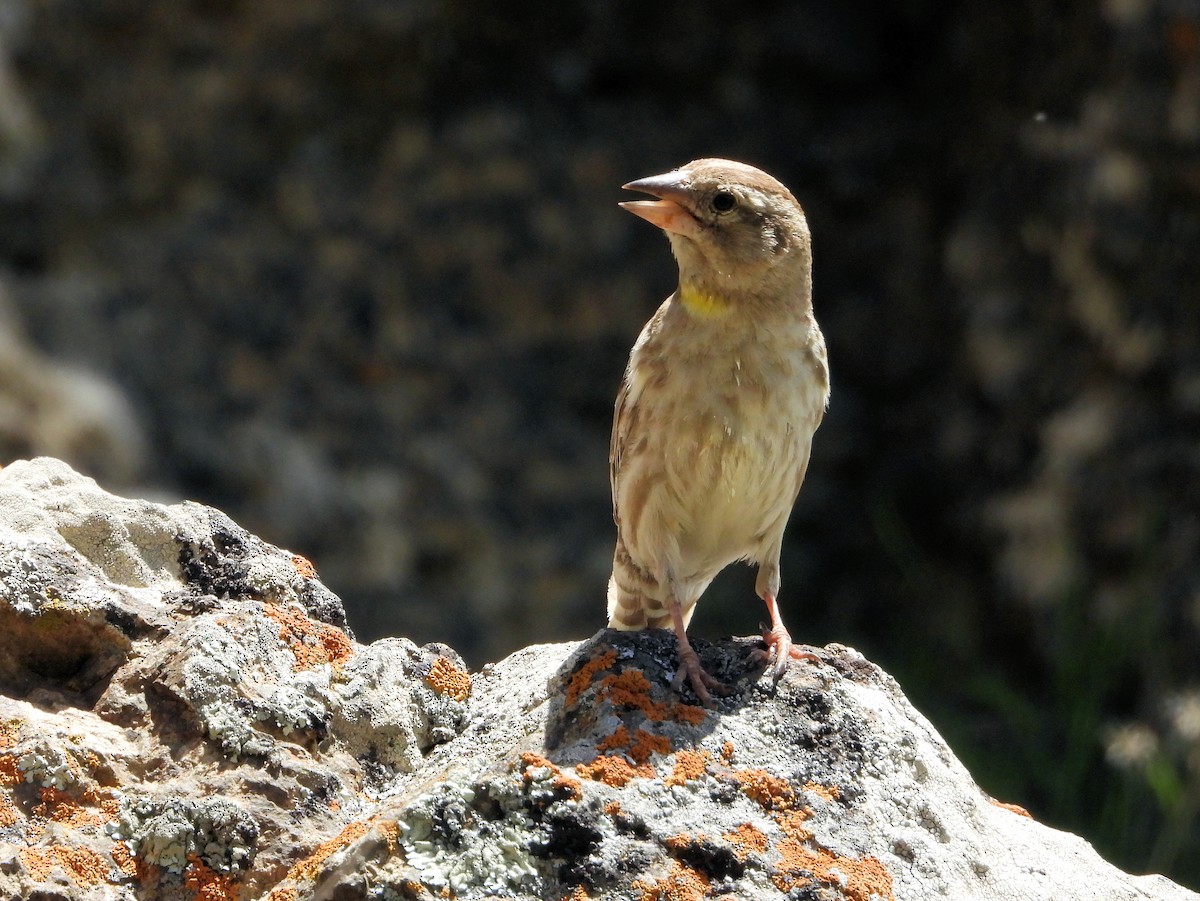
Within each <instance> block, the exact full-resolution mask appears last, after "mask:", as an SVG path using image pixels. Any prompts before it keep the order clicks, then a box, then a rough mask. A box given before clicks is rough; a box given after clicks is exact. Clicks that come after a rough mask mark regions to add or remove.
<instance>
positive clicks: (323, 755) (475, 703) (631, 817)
mask: <svg viewBox="0 0 1200 901" xmlns="http://www.w3.org/2000/svg"><path fill="white" fill-rule="evenodd" d="M0 642H2V643H3V646H2V648H0V650H2V651H3V653H2V654H0V661H2V663H0V685H2V687H3V696H0V896H3V897H13V898H31V897H43V898H63V899H81V901H82V899H130V901H132V899H137V898H156V899H163V901H176V899H179V901H182V899H187V901H192V899H197V898H199V899H205V901H233V899H235V898H237V899H241V901H246V899H266V901H304V899H313V901H316V899H349V898H377V899H400V898H408V899H426V898H429V899H431V898H436V897H455V898H459V899H474V898H485V897H506V898H514V899H547V898H549V899H572V901H582V899H585V898H591V899H618V898H622V899H623V898H630V899H642V901H657V899H662V901H685V899H700V898H704V897H723V898H729V899H732V898H739V899H750V898H777V897H784V896H787V897H792V898H806V899H848V901H871V899H879V901H883V899H926V898H930V897H939V896H940V897H947V898H955V899H973V898H981V899H983V898H986V899H1028V898H1043V897H1046V898H1049V897H1052V898H1055V899H1092V898H1099V897H1103V898H1105V899H1117V901H1120V899H1130V901H1132V899H1163V901H1170V899H1179V901H1183V899H1193V901H1195V899H1197V898H1200V896H1197V895H1195V894H1193V893H1191V892H1189V891H1187V890H1185V889H1183V888H1181V887H1179V886H1177V885H1175V884H1174V883H1172V882H1169V881H1168V880H1166V879H1165V878H1163V877H1160V876H1130V875H1127V874H1125V873H1123V872H1121V871H1119V870H1117V869H1116V868H1114V867H1112V866H1111V865H1109V864H1107V863H1105V862H1104V861H1103V860H1102V859H1101V858H1100V857H1099V856H1098V855H1097V854H1096V852H1095V851H1094V850H1093V849H1092V848H1091V847H1090V846H1089V845H1088V844H1087V843H1086V842H1084V841H1083V840H1082V839H1080V838H1077V837H1076V836H1073V835H1070V834H1067V833H1063V832H1058V831H1055V830H1053V829H1050V828H1048V827H1046V826H1043V825H1041V824H1039V823H1037V822H1036V821H1034V820H1033V819H1031V818H1030V817H1029V816H1028V814H1026V813H1024V811H1021V810H1020V809H1019V808H1014V807H1012V806H1011V805H1005V804H1001V803H999V802H997V801H995V800H993V799H992V798H990V797H988V796H987V795H986V794H985V793H983V792H982V791H981V790H980V789H979V788H978V787H977V786H976V785H975V784H974V782H973V781H972V779H971V777H970V774H969V773H967V771H966V770H965V769H964V767H963V766H962V764H961V763H959V762H958V760H957V759H956V758H955V757H954V755H953V753H952V752H951V751H950V749H949V748H948V747H947V746H946V744H945V743H944V742H943V741H942V740H941V738H940V737H939V736H938V735H937V733H936V732H935V731H934V729H933V728H932V726H931V725H930V724H929V723H928V722H927V721H926V720H925V719H924V717H922V716H921V714H920V713H918V712H917V711H916V710H915V709H913V707H912V706H911V705H910V704H909V703H908V701H907V700H906V699H905V697H904V695H903V693H902V691H901V689H900V687H899V685H898V684H897V683H896V682H895V681H894V680H893V679H891V678H890V677H889V676H888V675H887V674H886V673H884V672H883V671H882V670H880V669H879V668H878V667H876V666H875V665H874V664H872V663H870V662H869V661H867V660H866V659H865V658H863V657H862V656H861V655H860V654H858V653H857V652H856V651H854V650H852V649H850V648H846V647H843V646H841V645H830V646H828V647H826V648H824V649H815V650H814V652H815V653H816V654H817V655H818V656H819V658H820V660H819V662H817V663H804V664H797V665H794V666H793V667H792V668H791V669H790V670H789V671H788V673H787V675H786V676H785V677H784V679H783V680H781V681H780V682H779V683H778V684H777V685H772V684H771V683H770V682H769V681H764V680H761V679H760V678H759V673H758V671H757V670H754V669H753V668H751V667H750V666H749V665H748V662H747V660H748V651H749V649H750V647H751V646H752V645H753V644H754V641H753V640H751V639H734V640H730V641H726V642H721V643H718V644H708V643H704V642H697V644H698V647H699V649H700V651H701V654H702V656H703V657H704V663H705V666H706V668H707V669H708V670H709V671H710V672H712V673H714V674H716V675H718V676H719V677H721V678H723V679H725V680H727V681H728V682H729V683H730V684H731V685H732V686H734V693H733V694H732V695H731V696H730V697H728V698H725V699H722V701H721V702H720V707H719V709H717V710H711V711H710V710H705V709H704V708H702V707H699V706H697V705H696V704H695V703H694V701H695V699H694V698H692V697H691V696H690V695H687V694H686V693H685V694H684V695H679V694H676V693H675V692H673V691H672V690H671V689H670V687H669V682H670V677H671V674H672V672H673V670H674V667H675V661H674V654H675V648H674V640H673V638H672V636H671V635H670V634H668V633H664V632H657V631H652V632H645V633H637V634H631V633H616V632H608V631H604V632H601V633H599V634H598V635H597V636H595V637H593V638H591V639H589V640H587V641H583V642H575V643H569V644H552V645H538V646H532V647H527V648H525V649H524V650H521V651H518V652H517V653H515V654H513V655H511V656H510V657H508V658H506V659H505V660H503V661H502V662H500V663H497V664H494V665H489V666H486V667H484V668H483V670H482V671H481V672H478V673H475V674H473V675H468V673H467V672H465V668H464V666H463V664H462V661H461V659H460V658H459V657H458V655H457V654H455V652H454V651H452V650H450V649H449V648H446V647H444V646H440V645H427V646H425V647H417V646H416V645H414V644H413V643H412V642H409V641H407V640H405V639H383V640H380V641H377V642H374V643H373V644H370V645H362V644H359V643H357V642H355V641H354V639H353V636H352V635H351V634H350V632H349V631H348V630H347V629H346V626H345V622H344V616H343V613H342V608H341V603H340V601H339V600H338V598H337V597H336V596H335V595H333V594H332V593H331V592H330V591H329V590H328V589H327V588H326V587H325V586H323V585H322V584H321V582H320V581H319V580H318V579H317V577H316V574H315V572H314V571H313V569H312V566H311V565H310V564H309V563H308V562H307V561H305V560H303V559H302V558H299V557H296V556H294V555H292V554H290V553H288V552H287V551H283V550H281V549H279V548H276V547H273V546H271V545H268V544H266V543H265V542H263V541H261V540H259V539H258V538H256V537H254V536H253V535H250V534H249V533H247V532H246V531H245V530H243V529H242V528H240V527H239V526H237V525H236V524H235V523H233V522H232V521H231V520H229V519H228V517H226V516H224V515H223V514H221V513H220V512H218V511H216V510H213V509H210V508H208V507H204V506H201V505H198V504H194V503H183V504H178V505H174V506H163V505H158V504H153V503H149V502H146V501H138V500H126V499H122V498H119V497H115V496H113V495H110V494H108V493H106V492H104V491H102V490H101V489H100V488H99V487H98V486H97V485H96V484H95V483H94V482H93V481H91V480H90V479H87V478H85V477H83V476H80V475H78V474H77V473H75V472H74V471H72V470H71V469H70V468H69V467H67V466H66V465H65V464H63V463H60V462H58V461H56V460H51V459H38V460H34V461H31V462H18V463H14V464H12V465H10V466H8V467H7V468H5V469H3V470H0Z"/></svg>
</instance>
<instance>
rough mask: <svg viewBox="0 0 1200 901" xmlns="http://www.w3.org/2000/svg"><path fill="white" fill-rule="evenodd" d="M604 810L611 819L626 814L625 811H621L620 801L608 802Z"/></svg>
mask: <svg viewBox="0 0 1200 901" xmlns="http://www.w3.org/2000/svg"><path fill="white" fill-rule="evenodd" d="M603 809H604V812H605V813H606V814H607V815H608V816H610V817H619V816H622V815H623V814H624V813H625V811H623V810H622V809H621V802H620V801H606V802H605V804H604V808H603Z"/></svg>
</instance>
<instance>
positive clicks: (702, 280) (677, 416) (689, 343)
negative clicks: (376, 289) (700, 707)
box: [608, 159, 829, 704]
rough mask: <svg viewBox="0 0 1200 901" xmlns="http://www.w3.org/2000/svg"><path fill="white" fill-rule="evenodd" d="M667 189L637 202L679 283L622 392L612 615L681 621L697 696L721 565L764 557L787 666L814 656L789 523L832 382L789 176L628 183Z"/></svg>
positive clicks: (735, 173) (620, 623)
mask: <svg viewBox="0 0 1200 901" xmlns="http://www.w3.org/2000/svg"><path fill="white" fill-rule="evenodd" d="M625 187H626V188H627V189H630V190H635V191H641V192H643V193H646V194H650V195H652V196H654V197H657V198H659V199H658V200H654V201H631V202H627V203H623V204H621V205H622V206H623V207H625V209H627V210H629V211H630V212H632V213H635V214H637V215H639V216H641V217H642V218H644V219H646V220H648V221H650V222H652V223H653V224H655V225H657V226H659V227H660V228H662V229H663V230H664V231H665V232H666V234H667V238H668V239H669V240H670V242H671V250H672V252H673V253H674V255H675V258H676V260H677V262H678V264H679V287H678V289H677V290H676V291H675V293H674V294H672V295H671V296H670V297H668V298H667V300H666V302H665V303H663V305H662V306H661V307H659V309H658V312H657V313H655V314H654V316H653V317H652V318H651V319H650V321H649V322H648V323H646V326H645V328H644V329H643V330H642V333H641V335H640V336H639V337H638V339H637V342H636V343H635V344H634V346H633V351H632V352H631V354H630V358H629V366H628V368H627V369H626V371H625V379H624V382H623V384H622V385H621V390H620V392H619V394H618V395H617V403H616V411H615V415H614V419H613V432H612V444H611V448H610V455H609V463H610V467H611V477H612V492H613V518H614V519H615V520H616V523H617V546H616V551H615V553H614V555H613V573H612V577H611V579H610V580H609V587H608V613H609V627H610V628H614V629H627V630H629V629H643V628H647V627H650V628H666V627H668V626H672V627H674V629H675V633H676V636H677V638H678V642H679V658H680V669H679V673H678V675H677V676H676V685H677V686H678V685H680V684H681V683H682V679H683V677H684V676H685V675H686V676H687V677H688V679H689V680H690V682H691V684H692V687H693V688H694V689H695V691H696V694H697V696H699V698H700V699H701V700H702V701H703V702H704V703H705V704H711V703H712V700H711V697H710V695H709V690H710V689H711V690H713V691H718V692H719V691H722V690H724V686H722V685H720V683H718V682H717V681H716V680H715V679H713V678H712V677H710V676H709V675H708V674H707V673H705V672H704V670H703V668H702V667H701V666H700V661H699V658H698V657H697V656H696V653H695V651H694V650H693V649H692V647H691V645H690V643H689V642H688V638H687V633H686V628H687V624H688V621H689V620H690V619H691V616H692V612H693V611H694V609H695V605H696V601H697V600H698V599H699V597H700V595H701V594H702V593H703V592H704V590H705V588H707V587H708V584H709V583H710V582H711V581H712V579H713V578H714V577H715V576H716V574H717V573H718V572H720V571H721V570H722V569H724V568H725V567H726V566H728V565H729V564H730V563H733V562H735V561H738V560H743V561H746V562H749V563H757V564H758V578H757V580H756V583H755V590H756V591H757V593H758V596H759V597H760V598H762V600H763V601H764V602H765V603H766V605H767V611H768V613H769V614H770V617H771V629H770V630H769V631H768V632H767V633H765V635H764V637H765V639H766V641H767V645H768V651H767V653H766V655H765V656H767V657H769V658H770V659H773V660H774V672H775V675H776V676H777V677H778V676H779V675H780V674H782V672H783V670H784V668H785V667H786V665H787V662H788V660H789V659H791V658H793V657H804V656H809V655H805V654H802V653H801V652H799V651H797V650H796V649H794V648H793V646H792V641H791V637H790V636H789V635H788V632H787V629H786V628H784V625H783V622H782V620H781V619H780V617H779V611H778V607H777V605H776V597H777V595H778V592H779V554H780V548H781V545H782V541H783V531H784V527H785V526H786V525H787V520H788V515H789V514H790V513H791V509H792V504H793V503H794V502H795V499H796V494H797V492H798V491H799V490H800V485H801V483H802V482H803V481H804V473H805V470H806V469H807V467H808V458H809V450H810V447H811V443H812V436H813V433H814V432H815V431H816V429H817V426H818V425H819V424H820V422H821V418H822V416H823V415H824V412H825V407H826V404H827V402H828V398H829V369H828V364H827V362H826V357H825V340H824V338H823V337H822V335H821V330H820V329H819V328H818V327H817V322H816V320H815V319H814V318H813V310H812V246H811V241H810V237H809V232H808V225H807V223H806V221H805V218H804V213H803V211H802V210H801V208H800V205H799V204H798V203H797V202H796V200H795V198H794V197H792V195H791V193H790V192H789V191H788V190H787V188H785V187H784V186H783V185H782V184H780V183H779V182H778V181H776V180H775V179H774V178H772V177H771V176H769V175H767V174H766V173H765V172H762V171H760V170H758V169H755V168H753V167H751V166H747V165H745V164H743V163H735V162H731V161H729V160H719V159H703V160H696V161H694V162H691V163H688V164H687V165H686V166H682V167H680V168H679V169H676V170H673V171H672V172H668V173H666V174H664V175H658V176H653V177H651V178H645V179H641V180H639V181H635V182H631V183H630V184H627V185H625Z"/></svg>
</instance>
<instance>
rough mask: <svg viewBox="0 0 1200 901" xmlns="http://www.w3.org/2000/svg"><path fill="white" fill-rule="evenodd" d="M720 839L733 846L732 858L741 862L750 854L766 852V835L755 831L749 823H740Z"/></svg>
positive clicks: (757, 830)
mask: <svg viewBox="0 0 1200 901" xmlns="http://www.w3.org/2000/svg"><path fill="white" fill-rule="evenodd" d="M721 838H723V839H725V841H727V842H729V844H731V845H733V853H734V856H735V857H737V859H738V860H740V861H742V862H745V860H746V858H747V857H749V856H750V855H751V854H761V853H762V852H763V851H765V850H767V844H768V840H767V836H766V833H764V832H762V831H761V830H759V829H756V828H755V827H754V826H753V825H752V824H751V823H742V824H741V825H740V826H738V827H737V828H736V829H734V830H732V831H730V832H726V833H725V834H723V835H722V836H721Z"/></svg>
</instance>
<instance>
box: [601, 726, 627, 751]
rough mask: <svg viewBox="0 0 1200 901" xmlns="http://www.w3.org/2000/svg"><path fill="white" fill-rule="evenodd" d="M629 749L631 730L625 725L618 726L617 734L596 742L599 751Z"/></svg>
mask: <svg viewBox="0 0 1200 901" xmlns="http://www.w3.org/2000/svg"><path fill="white" fill-rule="evenodd" d="M627 747H629V730H628V729H627V728H625V726H624V725H620V726H617V731H616V732H614V733H613V734H612V735H610V736H608V737H607V738H602V739H600V741H598V742H596V750H597V751H612V750H614V749H616V748H627Z"/></svg>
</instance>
